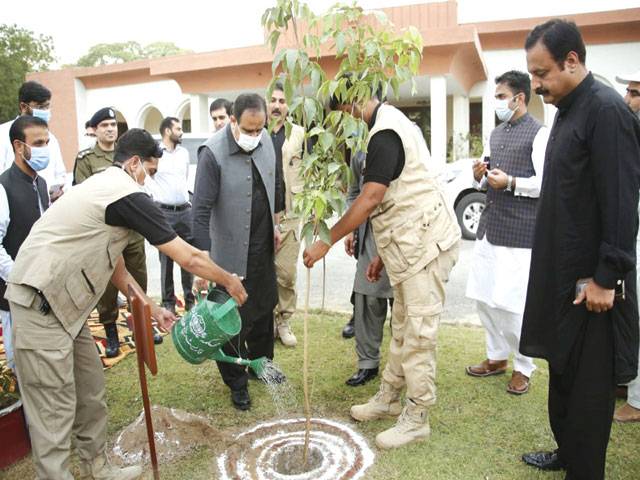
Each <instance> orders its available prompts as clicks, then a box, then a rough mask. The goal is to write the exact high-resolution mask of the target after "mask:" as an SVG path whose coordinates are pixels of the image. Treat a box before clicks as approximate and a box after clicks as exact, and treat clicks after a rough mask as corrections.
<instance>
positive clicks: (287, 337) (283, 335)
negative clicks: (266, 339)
mask: <svg viewBox="0 0 640 480" xmlns="http://www.w3.org/2000/svg"><path fill="white" fill-rule="evenodd" d="M276 330H277V336H278V337H280V341H281V342H282V344H283V345H284V346H285V347H295V346H296V345H297V344H298V339H297V338H296V336H295V335H294V334H293V332H292V331H291V326H290V325H289V320H279V321H278V323H277V324H276Z"/></svg>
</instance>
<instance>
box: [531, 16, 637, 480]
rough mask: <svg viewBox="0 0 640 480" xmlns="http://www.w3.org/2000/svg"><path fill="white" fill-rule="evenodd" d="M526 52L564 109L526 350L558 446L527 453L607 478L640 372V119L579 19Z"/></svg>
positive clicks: (542, 88) (543, 202) (536, 256)
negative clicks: (539, 361)
mask: <svg viewBox="0 0 640 480" xmlns="http://www.w3.org/2000/svg"><path fill="white" fill-rule="evenodd" d="M525 49H526V51H527V67H528V70H529V73H530V74H531V76H532V82H531V83H532V87H533V88H534V90H535V91H536V93H538V94H540V95H543V98H544V101H545V103H552V104H554V105H555V106H556V107H558V112H557V114H556V117H555V121H554V124H553V128H552V130H551V132H550V137H549V142H548V144H547V150H546V155H545V167H544V177H543V182H542V192H541V194H540V201H539V203H538V214H537V223H536V232H535V237H534V244H533V251H532V257H531V270H530V274H529V286H528V291H527V301H526V306H525V312H524V320H523V326H522V336H521V340H520V352H521V353H522V354H523V355H528V356H532V357H538V358H544V359H546V360H547V361H548V362H549V420H550V423H551V429H552V430H553V434H554V437H555V440H556V442H557V444H558V449H557V450H556V451H555V452H536V453H529V454H525V455H524V456H523V460H524V461H525V462H526V463H527V464H529V465H532V466H535V467H538V468H540V469H543V470H559V469H566V470H567V476H566V478H567V479H572V480H573V479H580V480H591V479H594V480H595V479H603V478H604V470H605V461H606V450H607V445H608V442H609V434H610V431H611V420H612V416H613V410H614V405H615V395H614V394H615V386H616V384H617V383H624V382H627V381H629V380H631V379H632V378H633V377H635V375H636V372H637V364H638V306H637V298H636V268H635V265H636V260H635V258H636V248H635V247H636V235H637V231H638V211H637V208H638V189H639V188H640V181H639V177H640V124H639V123H638V121H637V119H635V118H633V115H632V113H631V111H630V110H629V109H628V108H627V106H626V105H625V104H624V102H623V100H622V97H621V96H620V95H619V94H618V93H616V92H615V91H614V90H613V89H611V88H609V87H607V86H605V85H603V84H602V83H600V82H598V81H597V80H595V79H594V77H593V75H592V74H591V73H589V71H588V70H587V69H586V66H585V57H586V53H585V47H584V43H583V41H582V37H581V35H580V32H579V30H578V29H577V27H576V26H575V24H573V23H572V22H567V21H563V20H550V21H549V22H546V23H545V24H542V25H539V26H537V27H536V28H535V29H534V30H532V32H531V33H530V34H529V36H528V38H527V40H526V43H525ZM583 279H584V281H581V280H583ZM580 284H583V286H584V290H583V291H582V292H580V293H578V288H577V285H580ZM623 290H624V296H623V295H622V293H623Z"/></svg>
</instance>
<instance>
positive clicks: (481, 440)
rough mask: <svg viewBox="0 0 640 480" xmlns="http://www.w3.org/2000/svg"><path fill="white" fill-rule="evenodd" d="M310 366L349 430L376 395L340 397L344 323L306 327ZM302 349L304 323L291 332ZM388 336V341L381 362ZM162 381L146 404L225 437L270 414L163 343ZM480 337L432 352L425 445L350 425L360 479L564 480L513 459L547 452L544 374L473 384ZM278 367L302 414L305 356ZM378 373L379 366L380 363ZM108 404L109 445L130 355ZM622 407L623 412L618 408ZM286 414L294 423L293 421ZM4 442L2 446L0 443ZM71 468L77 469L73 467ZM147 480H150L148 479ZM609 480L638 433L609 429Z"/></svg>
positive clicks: (377, 426)
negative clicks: (517, 385) (434, 370)
mask: <svg viewBox="0 0 640 480" xmlns="http://www.w3.org/2000/svg"><path fill="white" fill-rule="evenodd" d="M310 319H311V321H310V333H311V339H312V340H311V358H312V378H313V386H312V405H313V409H314V416H319V417H327V418H332V419H336V420H341V421H345V422H349V423H351V421H350V420H349V407H350V406H351V405H352V404H354V403H362V402H364V401H366V399H367V398H369V397H370V396H371V395H373V393H375V391H376V390H377V387H378V382H377V381H373V382H370V383H369V384H368V385H366V386H364V387H358V388H352V387H347V386H346V385H345V384H344V381H345V380H346V379H347V378H348V377H349V376H350V375H351V374H352V373H353V372H354V371H355V360H356V357H355V352H354V342H353V340H343V339H342V338H341V337H340V331H341V329H342V326H343V325H344V323H345V321H346V317H345V316H343V315H333V314H332V315H329V314H318V313H315V314H313V315H312V316H311V317H310ZM293 325H294V330H295V331H296V332H297V333H299V335H298V338H299V340H301V331H302V323H301V317H300V316H298V317H296V319H295V320H294V322H293ZM388 338H389V330H388V326H387V330H386V331H385V340H384V342H383V344H384V353H385V355H386V351H387V346H388ZM157 355H158V365H159V370H160V372H159V374H158V376H157V377H155V378H150V380H149V383H150V386H149V389H150V396H151V402H152V403H153V404H161V405H164V406H168V407H175V408H180V409H184V410H187V411H189V412H192V413H197V414H202V415H206V416H208V417H210V418H211V419H212V421H213V422H214V424H215V425H216V426H217V427H218V428H220V429H222V430H226V431H229V432H236V431H239V430H242V429H244V428H247V427H250V426H252V425H254V424H255V423H257V422H260V421H264V420H269V419H273V418H274V417H275V415H276V413H275V407H274V405H273V404H272V402H271V400H270V396H269V394H268V393H267V390H266V388H265V387H264V386H263V385H261V384H259V383H256V382H251V385H250V392H251V395H252V400H253V408H252V410H251V411H250V412H238V411H236V410H234V409H233V407H232V406H231V404H230V400H229V393H228V390H227V389H226V387H224V385H223V383H222V381H221V380H220V377H219V374H218V371H217V369H216V367H215V365H214V364H213V363H211V362H207V363H206V364H203V365H199V366H192V365H189V364H187V363H185V362H184V361H182V359H181V358H179V357H178V355H177V353H176V351H175V350H174V348H173V346H172V345H171V340H170V339H169V338H168V337H165V342H164V343H163V344H162V345H160V346H159V347H158V349H157ZM484 355H485V354H484V334H483V331H482V330H481V329H480V328H474V327H453V326H443V327H442V328H441V329H440V335H439V347H438V375H437V384H438V403H437V405H436V406H435V407H434V408H432V409H431V411H430V422H431V430H432V434H431V438H430V440H428V441H426V442H422V443H419V444H416V445H411V446H409V447H405V448H404V449H400V450H396V451H391V452H381V451H378V450H377V449H376V448H375V446H374V438H375V435H376V434H377V433H378V432H380V431H382V430H384V429H386V428H388V427H390V426H391V425H392V424H393V422H392V421H391V420H389V421H377V422H371V423H366V424H357V425H355V426H354V428H355V429H356V430H357V431H359V432H361V433H362V434H363V435H364V436H365V437H366V438H367V440H368V442H369V444H370V446H372V448H373V449H374V450H375V452H376V460H375V464H374V466H373V467H372V468H370V469H369V471H368V472H367V475H366V478H367V479H372V480H392V479H402V480H413V479H421V480H422V479H442V480H444V479H446V480H453V479H456V480H457V479H460V480H467V479H481V480H493V479H496V480H497V479H509V480H513V479H549V480H555V479H562V478H564V476H563V474H561V473H539V472H537V471H535V470H533V469H531V468H529V467H526V466H525V465H524V464H523V463H522V462H521V461H520V455H521V454H522V453H523V452H526V451H532V450H538V449H552V448H553V447H554V442H553V437H552V435H551V431H550V428H549V423H548V420H547V408H546V400H547V381H548V370H547V367H546V363H545V362H538V367H539V368H538V370H537V372H536V373H535V374H534V377H533V382H532V387H531V390H530V392H529V394H527V395H524V396H522V397H516V396H513V395H508V394H507V393H506V391H505V387H506V382H507V381H508V378H509V377H508V376H504V375H503V376H498V377H489V378H486V379H476V378H471V377H469V376H467V375H465V373H464V367H465V365H468V364H470V363H475V362H477V361H479V360H481V359H483V358H484ZM276 361H277V363H278V364H279V365H280V366H281V367H282V368H283V370H284V371H285V372H286V374H287V376H288V378H289V381H290V382H292V383H293V384H294V385H295V386H296V391H297V392H298V393H299V397H300V402H299V404H300V405H302V401H301V398H302V388H301V382H302V372H301V365H302V348H301V347H298V348H296V349H285V348H283V347H282V346H281V345H278V347H277V351H276ZM383 365H384V363H383ZM106 377H107V400H108V404H109V413H110V418H109V440H111V441H112V440H113V439H114V438H115V435H116V433H117V432H118V431H119V430H120V429H122V428H123V427H125V426H126V425H128V424H129V423H130V422H131V421H132V420H133V419H135V418H136V417H137V415H138V414H139V413H140V411H141V409H142V401H141V397H140V388H139V386H138V382H137V366H136V360H135V355H130V356H129V357H128V358H127V359H126V360H124V361H122V362H120V363H119V364H118V365H116V366H115V367H114V368H112V369H111V370H109V371H108V372H107V373H106ZM619 404H620V403H619ZM301 412H302V411H301V409H300V411H299V412H292V414H300V413H301ZM4 440H5V439H3V442H4ZM219 450H220V449H217V448H215V447H212V448H201V449H200V450H197V451H196V452H194V453H193V454H192V455H191V456H189V457H186V458H184V459H182V460H181V461H178V462H175V463H172V464H169V465H162V466H161V470H160V472H161V477H162V478H163V479H185V480H187V479H189V480H192V479H209V478H216V477H217V473H216V472H217V469H216V465H215V458H216V455H217V454H218V453H220V452H219ZM74 461H75V460H74ZM0 478H3V479H5V478H6V479H27V478H33V467H32V465H31V460H30V459H26V460H23V461H22V462H19V463H18V464H17V465H16V466H14V467H13V468H11V469H9V470H5V471H0ZM148 478H151V476H149V477H148ZM607 478H608V479H613V480H624V479H629V480H635V479H638V478H640V424H634V425H624V426H623V425H616V424H614V426H613V431H612V434H611V442H610V444H609V452H608V461H607Z"/></svg>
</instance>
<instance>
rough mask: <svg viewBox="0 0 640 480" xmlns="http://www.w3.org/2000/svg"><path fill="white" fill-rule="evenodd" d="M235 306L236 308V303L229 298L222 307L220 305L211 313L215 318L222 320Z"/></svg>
mask: <svg viewBox="0 0 640 480" xmlns="http://www.w3.org/2000/svg"><path fill="white" fill-rule="evenodd" d="M236 306H237V304H236V301H235V300H234V299H233V298H230V299H229V300H227V301H226V302H224V303H223V304H222V305H220V306H219V307H218V308H216V309H215V310H214V311H213V315H214V316H215V317H217V318H222V317H224V316H225V315H226V314H227V313H229V312H230V311H231V310H233V309H234V308H236Z"/></svg>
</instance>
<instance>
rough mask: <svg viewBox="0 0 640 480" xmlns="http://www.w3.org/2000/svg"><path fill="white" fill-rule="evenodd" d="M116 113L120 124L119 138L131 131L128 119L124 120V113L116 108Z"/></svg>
mask: <svg viewBox="0 0 640 480" xmlns="http://www.w3.org/2000/svg"><path fill="white" fill-rule="evenodd" d="M113 110H114V111H115V112H116V122H118V138H120V137H121V136H122V134H123V133H124V132H126V131H127V130H129V124H128V123H127V119H126V118H124V115H123V114H122V112H121V111H120V110H118V109H116V108H114V109H113Z"/></svg>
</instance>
